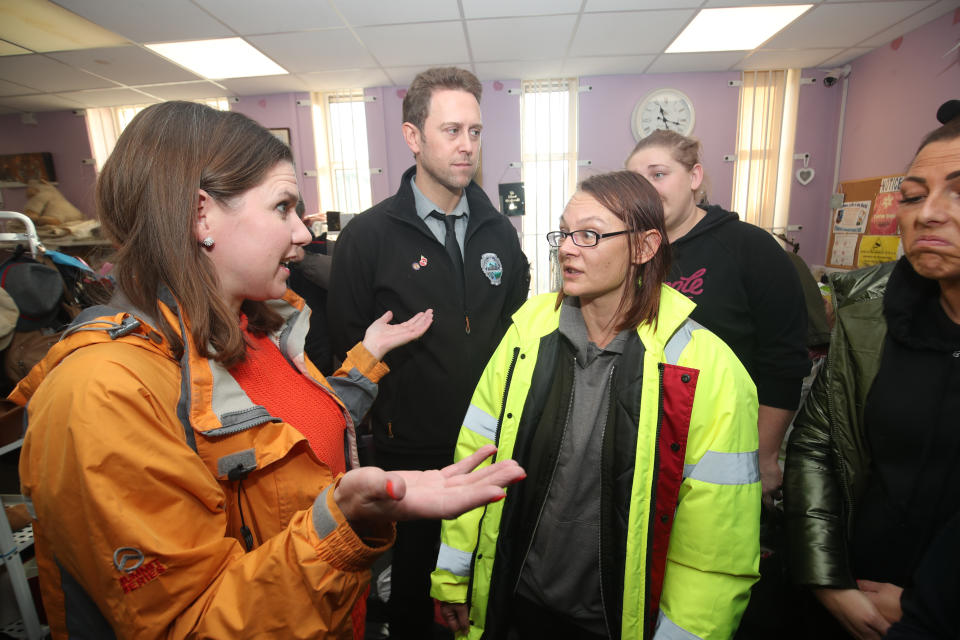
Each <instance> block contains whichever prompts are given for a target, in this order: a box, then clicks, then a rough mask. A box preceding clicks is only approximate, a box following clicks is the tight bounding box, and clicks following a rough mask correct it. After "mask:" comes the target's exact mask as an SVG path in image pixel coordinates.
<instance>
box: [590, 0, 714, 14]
mask: <svg viewBox="0 0 960 640" xmlns="http://www.w3.org/2000/svg"><path fill="white" fill-rule="evenodd" d="M700 4H701V2H700V0H587V6H586V8H585V9H584V12H588V13H589V12H594V11H639V10H645V9H686V8H691V9H695V8H697V7H699V6H700Z"/></svg>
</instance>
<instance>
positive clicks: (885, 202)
mask: <svg viewBox="0 0 960 640" xmlns="http://www.w3.org/2000/svg"><path fill="white" fill-rule="evenodd" d="M899 199H900V196H899V194H898V193H895V192H889V191H888V192H883V193H880V194H878V195H877V199H876V200H874V201H873V213H872V214H871V215H870V224H869V225H868V227H867V233H869V234H872V235H877V236H892V235H894V234H895V233H897V202H898V201H899Z"/></svg>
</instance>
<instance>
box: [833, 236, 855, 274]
mask: <svg viewBox="0 0 960 640" xmlns="http://www.w3.org/2000/svg"><path fill="white" fill-rule="evenodd" d="M859 239H860V235H859V234H856V233H838V234H836V235H835V236H833V247H831V251H830V264H832V265H835V266H838V267H852V266H853V259H854V257H855V256H856V254H857V240H859Z"/></svg>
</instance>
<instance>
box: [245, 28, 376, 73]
mask: <svg viewBox="0 0 960 640" xmlns="http://www.w3.org/2000/svg"><path fill="white" fill-rule="evenodd" d="M247 40H249V41H250V44H252V45H253V46H255V47H256V48H257V49H259V50H260V51H262V52H263V53H264V54H265V55H267V56H268V57H269V58H270V59H272V60H273V61H274V62H276V63H277V64H279V65H280V66H281V67H283V68H284V69H286V70H287V71H290V72H291V73H301V72H306V71H326V70H330V69H353V68H364V67H375V66H377V65H376V62H375V61H374V59H373V58H371V57H370V54H369V53H368V52H367V50H366V49H364V47H363V45H362V44H360V43H359V42H357V39H356V37H354V35H353V34H352V33H351V32H350V30H349V29H346V28H341V29H322V30H320V31H302V32H299V33H287V34H273V35H266V36H249V37H248V38H247Z"/></svg>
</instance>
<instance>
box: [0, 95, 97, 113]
mask: <svg viewBox="0 0 960 640" xmlns="http://www.w3.org/2000/svg"><path fill="white" fill-rule="evenodd" d="M0 106H4V107H8V108H10V109H16V110H17V111H58V110H63V109H82V108H83V105H82V104H80V103H79V102H75V101H73V100H67V99H66V98H61V97H60V96H58V95H55V94H52V93H41V94H37V95H33V96H7V97H3V98H0Z"/></svg>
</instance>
